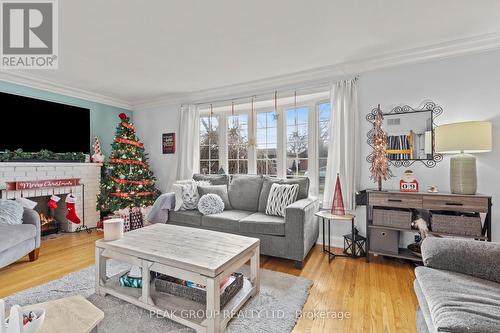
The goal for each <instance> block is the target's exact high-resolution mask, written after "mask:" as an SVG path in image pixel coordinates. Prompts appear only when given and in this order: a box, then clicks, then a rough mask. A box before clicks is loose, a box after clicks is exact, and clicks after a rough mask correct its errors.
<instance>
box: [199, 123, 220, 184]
mask: <svg viewBox="0 0 500 333" xmlns="http://www.w3.org/2000/svg"><path fill="white" fill-rule="evenodd" d="M218 123H219V122H218V119H217V117H215V116H214V117H209V116H204V117H200V133H199V135H200V172H201V173H206V174H207V173H217V171H218V168H219V161H218V159H219V146H218V142H219V132H218ZM214 170H215V171H214Z"/></svg>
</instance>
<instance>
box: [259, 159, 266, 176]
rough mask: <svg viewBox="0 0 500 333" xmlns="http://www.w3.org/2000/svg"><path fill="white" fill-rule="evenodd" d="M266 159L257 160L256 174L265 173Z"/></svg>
mask: <svg viewBox="0 0 500 333" xmlns="http://www.w3.org/2000/svg"><path fill="white" fill-rule="evenodd" d="M266 168H267V167H266V161H265V160H257V174H258V175H265V174H266Z"/></svg>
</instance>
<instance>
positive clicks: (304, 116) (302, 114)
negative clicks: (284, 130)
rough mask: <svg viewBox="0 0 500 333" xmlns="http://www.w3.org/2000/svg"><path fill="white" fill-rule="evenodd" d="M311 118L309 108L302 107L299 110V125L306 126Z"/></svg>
mask: <svg viewBox="0 0 500 333" xmlns="http://www.w3.org/2000/svg"><path fill="white" fill-rule="evenodd" d="M308 118H309V108H307V107H302V108H298V109H297V124H298V125H300V124H306V125H307V122H308Z"/></svg>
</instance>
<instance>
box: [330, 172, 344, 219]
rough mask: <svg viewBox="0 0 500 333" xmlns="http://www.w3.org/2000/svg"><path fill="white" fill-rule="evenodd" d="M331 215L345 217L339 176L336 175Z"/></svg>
mask: <svg viewBox="0 0 500 333" xmlns="http://www.w3.org/2000/svg"><path fill="white" fill-rule="evenodd" d="M331 213H332V214H334V215H345V209H344V198H343V197H342V188H341V187H340V176H339V174H337V181H336V182H335V192H334V194H333V202H332V210H331Z"/></svg>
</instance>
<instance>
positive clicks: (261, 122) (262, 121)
mask: <svg viewBox="0 0 500 333" xmlns="http://www.w3.org/2000/svg"><path fill="white" fill-rule="evenodd" d="M266 119H267V113H265V112H258V113H257V128H264V127H267V125H266Z"/></svg>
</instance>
